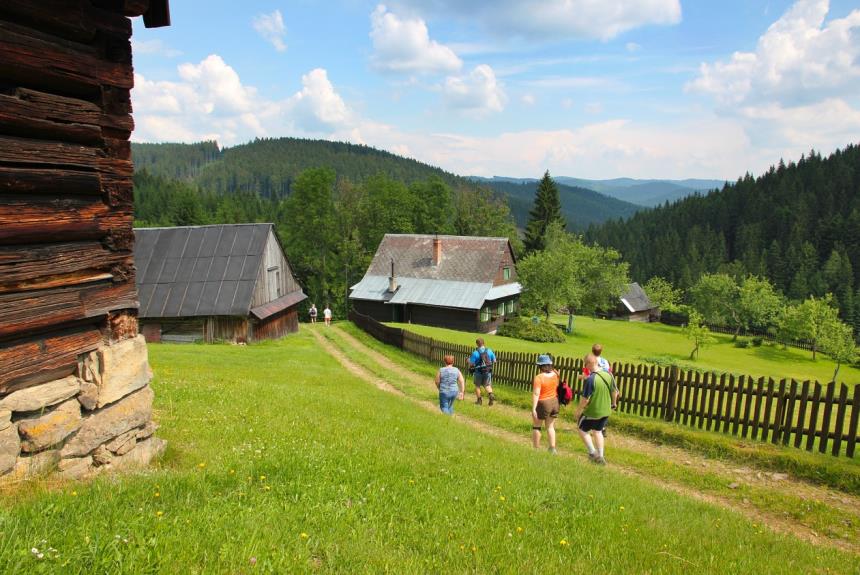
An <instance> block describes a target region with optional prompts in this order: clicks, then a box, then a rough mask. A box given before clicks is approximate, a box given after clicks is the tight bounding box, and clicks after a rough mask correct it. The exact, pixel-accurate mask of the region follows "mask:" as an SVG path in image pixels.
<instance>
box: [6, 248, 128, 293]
mask: <svg viewBox="0 0 860 575" xmlns="http://www.w3.org/2000/svg"><path fill="white" fill-rule="evenodd" d="M133 266H134V259H133V256H132V254H131V252H127V251H124V252H116V251H111V250H109V249H107V248H106V247H105V246H104V245H102V244H101V243H100V242H92V241H90V242H79V243H62V244H46V245H23V246H0V293H8V292H11V291H16V289H17V288H15V287H14V286H20V285H22V284H23V283H26V282H34V281H41V280H44V279H45V278H49V277H52V276H62V275H65V274H74V273H81V272H84V271H85V270H97V271H101V272H109V273H111V274H112V275H114V276H118V277H127V273H123V271H122V270H123V269H125V270H130V269H132V267H133Z"/></svg>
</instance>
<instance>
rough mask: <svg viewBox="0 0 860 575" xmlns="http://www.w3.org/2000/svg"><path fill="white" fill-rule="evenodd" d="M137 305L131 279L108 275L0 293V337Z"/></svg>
mask: <svg viewBox="0 0 860 575" xmlns="http://www.w3.org/2000/svg"><path fill="white" fill-rule="evenodd" d="M102 275H104V274H102ZM108 277H110V276H108ZM137 307H138V303H137V288H136V286H135V284H134V281H127V282H125V283H120V284H115V283H113V282H111V281H110V279H108V280H107V281H104V280H103V281H101V282H98V283H95V284H93V285H89V286H86V285H83V286H82V285H68V286H67V287H64V288H61V289H52V290H41V291H32V292H24V293H13V294H0V311H2V313H0V339H9V338H13V337H20V336H21V335H23V334H33V333H38V332H39V331H40V330H51V329H56V326H59V325H62V324H67V323H70V322H76V321H79V320H85V319H91V318H100V317H107V315H108V314H109V313H111V312H118V311H119V310H123V309H136V308H137Z"/></svg>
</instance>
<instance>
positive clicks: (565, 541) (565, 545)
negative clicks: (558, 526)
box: [558, 539, 569, 547]
mask: <svg viewBox="0 0 860 575" xmlns="http://www.w3.org/2000/svg"><path fill="white" fill-rule="evenodd" d="M558 544H559V545H561V546H562V547H567V546H568V545H569V544H568V542H567V539H562V540H561V541H559V542H558Z"/></svg>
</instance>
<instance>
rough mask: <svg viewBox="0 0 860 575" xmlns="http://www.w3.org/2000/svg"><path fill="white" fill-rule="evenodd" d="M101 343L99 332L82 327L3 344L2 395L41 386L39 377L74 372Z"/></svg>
mask: <svg viewBox="0 0 860 575" xmlns="http://www.w3.org/2000/svg"><path fill="white" fill-rule="evenodd" d="M101 342H102V334H101V332H100V331H99V330H98V329H96V328H95V327H93V326H82V327H78V328H74V329H70V330H65V331H61V332H52V333H50V334H46V335H43V336H39V337H31V338H28V339H26V340H15V341H12V342H9V343H5V344H0V365H2V366H3V369H2V370H0V393H9V392H11V391H14V390H16V389H22V388H24V387H28V386H30V385H35V384H37V383H41V381H44V379H41V378H40V377H39V376H40V374H51V375H54V374H56V373H58V372H60V371H62V370H64V369H66V368H69V367H72V368H74V366H75V365H76V364H77V359H78V355H80V354H83V353H88V352H90V351H93V350H95V349H96V348H98V346H99V344H100V343H101ZM40 379H41V381H40Z"/></svg>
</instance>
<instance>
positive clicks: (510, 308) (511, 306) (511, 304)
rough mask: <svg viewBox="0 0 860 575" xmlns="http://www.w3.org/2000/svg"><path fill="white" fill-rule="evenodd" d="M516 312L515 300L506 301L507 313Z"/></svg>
mask: <svg viewBox="0 0 860 575" xmlns="http://www.w3.org/2000/svg"><path fill="white" fill-rule="evenodd" d="M513 313H514V300H512V299H509V300H508V301H507V302H505V315H511V314H513Z"/></svg>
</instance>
